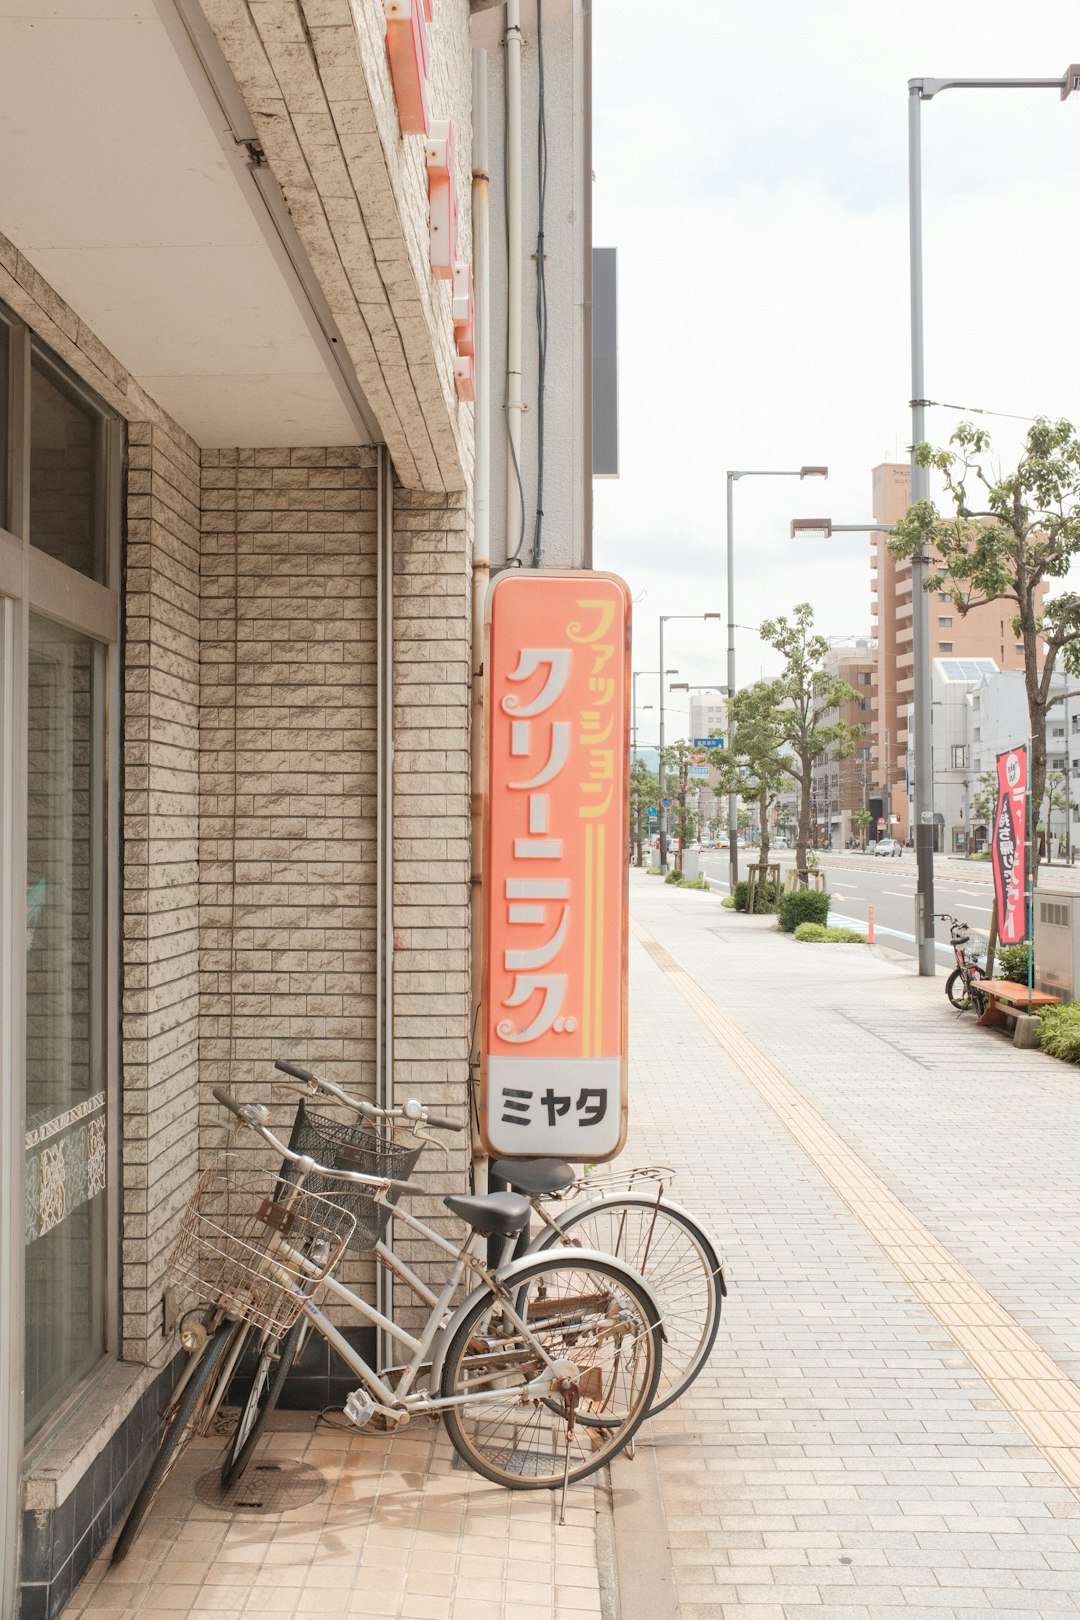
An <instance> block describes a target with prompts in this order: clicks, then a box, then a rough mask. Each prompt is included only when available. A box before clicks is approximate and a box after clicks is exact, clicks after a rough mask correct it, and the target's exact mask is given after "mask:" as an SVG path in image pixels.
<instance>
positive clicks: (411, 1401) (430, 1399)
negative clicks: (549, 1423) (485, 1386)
mask: <svg viewBox="0 0 1080 1620" xmlns="http://www.w3.org/2000/svg"><path fill="white" fill-rule="evenodd" d="M394 1213H395V1215H396V1216H397V1217H398V1218H401V1219H404V1220H405V1222H406V1224H407V1225H408V1226H411V1227H412V1228H413V1229H414V1230H415V1231H418V1232H422V1233H423V1234H424V1236H425V1237H427V1238H429V1239H431V1240H432V1241H433V1242H435V1243H437V1244H438V1246H439V1248H441V1249H443V1250H444V1251H445V1252H446V1253H448V1254H452V1255H453V1256H454V1257H455V1265H454V1268H453V1270H452V1272H451V1274H450V1276H449V1277H448V1278H447V1281H446V1283H445V1285H444V1287H443V1290H442V1293H441V1294H438V1295H433V1294H431V1290H430V1289H427V1288H426V1287H425V1286H424V1284H423V1283H421V1282H420V1279H419V1278H418V1277H416V1276H415V1275H414V1274H413V1273H412V1272H411V1271H410V1269H409V1268H408V1267H407V1266H405V1265H404V1264H403V1263H402V1262H397V1263H396V1266H395V1270H396V1271H397V1274H398V1275H401V1276H402V1278H403V1280H404V1281H406V1282H407V1283H409V1285H410V1286H412V1285H413V1284H416V1285H418V1286H419V1289H421V1290H423V1293H424V1294H427V1295H429V1296H430V1297H431V1300H432V1305H431V1310H430V1313H429V1315H428V1319H427V1322H426V1323H425V1325H424V1329H423V1331H422V1333H421V1334H420V1337H419V1338H416V1337H415V1336H414V1335H413V1334H411V1333H409V1332H408V1331H407V1330H406V1329H405V1328H403V1327H402V1326H401V1324H400V1323H398V1322H394V1321H392V1320H391V1319H390V1318H389V1317H387V1316H384V1315H383V1313H382V1312H381V1311H379V1310H377V1309H376V1307H375V1306H374V1305H371V1304H369V1303H368V1301H367V1300H365V1299H362V1298H361V1297H360V1296H359V1295H358V1294H355V1293H354V1292H353V1290H352V1289H351V1288H349V1287H347V1286H346V1284H345V1283H343V1282H340V1281H339V1280H338V1279H337V1278H336V1277H334V1276H329V1277H325V1278H324V1279H323V1281H322V1282H321V1283H320V1285H319V1287H320V1292H322V1291H324V1290H325V1291H326V1292H327V1293H329V1294H331V1295H332V1296H333V1297H334V1298H335V1299H336V1300H338V1301H339V1302H340V1303H341V1304H344V1305H347V1306H349V1307H350V1309H351V1310H352V1311H353V1312H355V1314H356V1315H357V1316H358V1317H359V1318H360V1319H361V1321H364V1322H366V1323H368V1324H369V1325H370V1326H372V1327H377V1328H382V1329H383V1331H384V1332H386V1333H387V1334H389V1336H390V1337H391V1338H392V1339H393V1340H394V1341H395V1342H396V1343H397V1344H399V1345H401V1346H402V1348H403V1349H404V1350H405V1351H406V1352H407V1354H408V1355H409V1356H410V1357H411V1358H412V1359H411V1360H410V1362H409V1363H408V1364H407V1365H406V1367H405V1369H404V1372H403V1374H402V1377H401V1379H400V1380H399V1382H398V1384H397V1386H396V1388H394V1389H391V1388H390V1386H389V1385H388V1384H387V1383H386V1382H385V1381H384V1380H383V1379H382V1378H381V1377H380V1376H379V1374H378V1373H377V1372H376V1371H375V1369H374V1368H373V1367H372V1366H371V1365H370V1364H369V1363H368V1362H366V1361H365V1360H364V1359H363V1357H362V1356H361V1355H359V1354H358V1353H357V1351H356V1350H354V1348H353V1346H352V1345H351V1344H350V1343H349V1341H348V1340H347V1339H346V1338H345V1336H344V1334H342V1333H341V1332H339V1330H338V1329H337V1328H336V1327H335V1326H334V1324H333V1323H332V1322H331V1321H330V1320H329V1319H328V1317H327V1316H326V1314H325V1312H323V1311H322V1310H320V1308H319V1306H318V1305H317V1304H316V1303H315V1301H314V1300H313V1299H305V1301H304V1307H303V1313H302V1314H303V1316H304V1317H306V1319H307V1321H308V1322H309V1323H310V1325H311V1327H312V1328H314V1330H315V1331H316V1332H317V1333H318V1334H320V1335H321V1336H322V1338H324V1339H325V1340H326V1341H327V1343H328V1344H331V1345H333V1347H334V1349H335V1350H336V1351H337V1353H338V1355H339V1356H340V1357H341V1358H342V1360H343V1361H344V1362H345V1363H346V1365H347V1366H348V1367H349V1368H350V1369H351V1370H352V1372H354V1373H355V1374H356V1376H357V1378H359V1379H360V1381H361V1383H362V1384H363V1385H364V1386H365V1388H366V1389H367V1390H368V1392H369V1393H370V1394H371V1395H373V1396H374V1397H375V1410H376V1411H377V1412H379V1413H380V1414H381V1415H382V1416H383V1417H385V1418H387V1419H389V1420H390V1421H391V1422H394V1423H407V1422H408V1420H409V1418H410V1417H412V1416H414V1415H416V1414H420V1415H428V1414H432V1413H437V1412H442V1411H445V1410H446V1409H447V1408H448V1407H451V1406H475V1405H479V1404H483V1403H484V1402H496V1401H500V1402H501V1401H504V1400H505V1398H506V1392H505V1390H502V1389H494V1390H488V1391H483V1390H478V1391H474V1392H472V1393H470V1394H468V1395H433V1394H432V1393H431V1391H432V1390H433V1389H435V1388H437V1386H438V1383H439V1378H440V1376H441V1374H442V1365H443V1360H444V1358H445V1354H446V1350H447V1347H448V1346H449V1344H450V1342H451V1340H452V1339H453V1337H454V1334H455V1333H456V1332H457V1329H458V1326H459V1324H460V1323H461V1322H462V1321H463V1320H464V1318H465V1316H466V1314H467V1313H468V1312H469V1311H470V1310H472V1308H473V1306H474V1305H475V1304H476V1303H477V1301H478V1300H480V1299H481V1298H483V1296H484V1295H485V1294H487V1293H489V1292H491V1291H494V1292H495V1293H497V1294H498V1296H499V1298H500V1299H501V1301H502V1308H503V1311H504V1313H505V1315H506V1316H507V1318H508V1319H509V1320H510V1321H511V1322H512V1323H513V1324H514V1326H515V1327H516V1328H518V1329H519V1330H520V1332H521V1333H522V1335H523V1337H524V1339H525V1342H526V1343H527V1344H528V1345H529V1347H530V1349H531V1350H532V1351H533V1352H534V1353H535V1354H536V1355H538V1356H539V1357H540V1359H541V1360H542V1361H543V1363H544V1365H545V1367H546V1368H547V1373H546V1374H545V1375H544V1376H542V1377H540V1378H535V1379H533V1380H532V1381H531V1382H530V1383H528V1384H524V1385H522V1387H521V1390H520V1392H519V1393H520V1396H521V1398H522V1399H536V1400H540V1399H543V1398H544V1397H545V1396H546V1395H548V1394H550V1389H551V1379H552V1377H556V1376H562V1375H563V1374H564V1371H565V1367H566V1363H565V1362H563V1361H559V1360H556V1359H555V1358H553V1357H551V1356H549V1355H548V1353H547V1351H546V1350H545V1349H544V1346H543V1344H542V1343H541V1342H540V1340H539V1338H538V1336H537V1335H536V1333H535V1331H534V1330H533V1329H532V1328H531V1327H530V1326H529V1324H528V1323H527V1322H526V1321H524V1320H523V1319H522V1317H521V1316H520V1315H519V1314H518V1311H517V1310H516V1309H515V1306H514V1304H513V1300H512V1295H513V1292H514V1289H513V1282H514V1279H515V1277H516V1276H518V1275H519V1274H520V1273H521V1272H523V1271H525V1270H527V1269H528V1268H529V1266H530V1265H531V1263H532V1261H533V1260H534V1259H536V1256H535V1255H533V1254H529V1255H528V1256H523V1257H522V1258H521V1259H520V1260H516V1261H514V1262H513V1263H512V1264H510V1265H508V1266H505V1267H501V1268H500V1269H499V1271H498V1272H497V1273H493V1272H489V1271H488V1270H487V1268H486V1267H485V1266H484V1265H483V1264H482V1263H481V1262H480V1261H479V1260H478V1259H477V1257H476V1256H475V1255H474V1254H473V1253H472V1247H473V1244H474V1243H476V1242H477V1241H478V1240H479V1234H478V1233H472V1234H470V1236H469V1238H468V1239H467V1240H466V1242H465V1244H464V1246H463V1247H462V1248H460V1249H456V1248H455V1247H454V1245H453V1244H452V1243H449V1242H448V1241H447V1240H446V1238H444V1237H442V1236H441V1234H440V1233H438V1232H435V1231H433V1230H432V1229H431V1227H429V1226H426V1225H425V1224H424V1222H423V1221H421V1220H419V1219H418V1218H417V1217H416V1216H415V1215H410V1214H409V1213H408V1212H407V1211H405V1210H402V1209H401V1207H400V1205H398V1206H395V1211H394ZM387 1253H388V1255H390V1258H391V1259H395V1260H396V1257H394V1256H393V1255H392V1254H391V1253H390V1251H387ZM576 1254H577V1256H578V1257H579V1258H581V1259H583V1260H599V1261H605V1260H610V1258H611V1257H610V1256H609V1255H604V1254H601V1253H600V1252H599V1251H598V1250H594V1249H579V1250H577V1251H576ZM301 1258H302V1257H301ZM623 1269H624V1270H626V1271H627V1272H628V1273H629V1275H630V1276H632V1277H633V1278H634V1280H635V1281H636V1282H637V1283H639V1284H640V1286H641V1287H642V1288H643V1289H644V1291H645V1293H646V1295H647V1297H648V1299H649V1301H650V1303H651V1305H652V1307H653V1310H654V1311H655V1313H656V1319H657V1321H661V1320H662V1317H661V1312H660V1308H659V1305H658V1303H657V1301H656V1297H655V1295H654V1293H653V1291H652V1289H651V1288H650V1287H649V1285H648V1283H646V1282H645V1280H644V1278H642V1277H641V1276H639V1274H638V1273H637V1272H636V1271H634V1269H633V1268H632V1267H630V1266H626V1265H625V1264H624V1267H623ZM469 1271H474V1272H476V1273H478V1275H479V1277H480V1279H481V1281H480V1282H479V1283H478V1285H477V1287H476V1288H475V1289H473V1291H472V1292H471V1293H470V1294H469V1295H468V1296H467V1298H465V1299H464V1300H463V1301H462V1303H461V1304H460V1305H459V1306H458V1307H457V1309H456V1310H455V1311H454V1312H453V1313H452V1314H448V1313H449V1311H450V1302H451V1300H452V1299H453V1297H454V1294H455V1293H456V1292H457V1289H458V1287H459V1285H460V1284H461V1281H462V1279H463V1278H464V1277H465V1275H466V1273H467V1272H469ZM425 1367H429V1368H430V1371H429V1374H428V1388H427V1390H426V1391H423V1390H414V1387H413V1386H414V1385H415V1383H416V1380H417V1379H418V1377H419V1376H420V1374H421V1372H422V1371H423V1369H424V1368H425Z"/></svg>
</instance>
